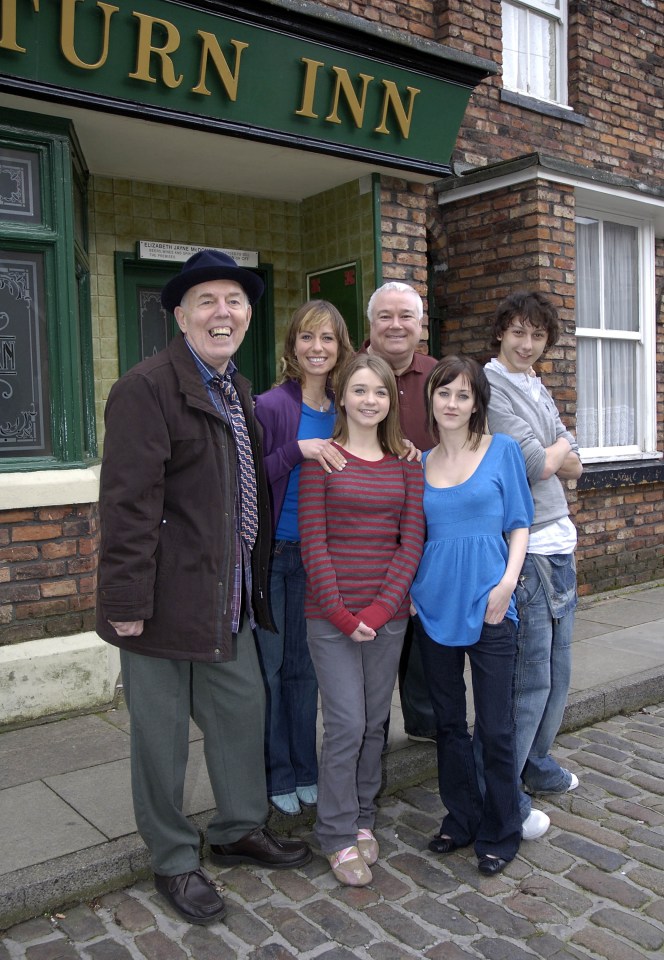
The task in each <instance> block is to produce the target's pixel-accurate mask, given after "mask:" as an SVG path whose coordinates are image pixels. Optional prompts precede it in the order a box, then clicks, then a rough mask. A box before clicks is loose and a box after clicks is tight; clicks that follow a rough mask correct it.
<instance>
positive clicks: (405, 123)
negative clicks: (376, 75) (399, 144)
mask: <svg viewBox="0 0 664 960" xmlns="http://www.w3.org/2000/svg"><path fill="white" fill-rule="evenodd" d="M382 83H383V86H384V87H385V96H384V97H383V115H382V117H381V121H380V123H379V124H378V126H377V127H376V129H375V130H374V133H389V132H390V131H389V130H388V128H387V108H388V107H389V106H390V104H391V105H392V109H393V110H394V115H395V117H396V118H397V123H398V124H399V129H400V130H401V136H402V137H403V138H404V140H407V139H408V137H409V136H410V124H411V121H412V119H413V103H414V102H415V97H416V96H417V94H418V93H421V92H422V91H421V90H418V88H417V87H406V90H407V91H408V93H409V94H410V103H409V106H408V113H407V114H406V111H405V109H404V105H403V103H402V102H401V97H400V96H399V91H398V90H397V85H396V83H394V81H393V80H383V81H382Z"/></svg>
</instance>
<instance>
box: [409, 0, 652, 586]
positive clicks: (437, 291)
mask: <svg viewBox="0 0 664 960" xmlns="http://www.w3.org/2000/svg"><path fill="white" fill-rule="evenodd" d="M433 11H434V36H435V39H436V40H437V41H438V42H440V43H444V44H446V45H448V46H450V47H454V48H455V49H458V50H462V51H464V52H466V53H470V54H475V55H478V56H483V57H486V58H487V59H490V60H493V61H494V62H495V63H497V64H498V65H501V63H502V35H501V11H500V2H498V0H496V2H494V0H472V2H458V0H449V2H442V0H441V2H440V3H434V5H433ZM660 20H661V4H659V3H642V2H639V0H627V2H625V3H611V2H606V0H595V2H575V0H570V3H569V36H568V42H569V55H568V68H569V83H568V94H569V108H570V109H569V110H561V109H557V110H556V109H546V108H545V107H544V106H543V107H542V108H541V109H540V108H539V105H538V104H537V102H536V101H531V102H530V103H529V102H528V101H527V100H526V99H524V98H521V100H520V101H519V102H516V103H515V102H509V101H510V94H509V93H505V94H503V91H502V80H501V78H500V76H496V77H492V78H491V79H489V80H485V81H483V82H482V83H481V84H480V85H479V86H478V87H477V88H476V89H475V91H474V92H473V94H472V96H471V99H470V103H469V107H468V110H467V112H466V115H465V117H464V122H463V124H462V126H461V129H460V133H459V137H458V140H457V144H456V148H455V150H454V153H453V156H452V163H453V166H454V168H455V170H458V171H462V170H465V169H468V168H469V167H484V166H487V165H490V164H493V163H497V162H500V161H505V160H510V159H514V158H516V157H519V156H522V155H524V154H532V153H534V152H539V153H540V154H546V155H550V156H552V157H557V158H559V159H561V160H563V161H567V162H570V163H573V164H576V165H577V166H578V167H579V169H584V168H585V169H586V170H587V171H588V173H592V172H594V171H599V172H602V173H604V174H613V175H616V176H618V177H620V178H631V179H632V180H633V181H636V182H639V183H642V184H644V185H645V186H647V188H648V189H650V190H652V189H653V188H654V187H656V185H657V184H662V185H664V184H663V179H662V176H663V171H664V163H663V162H662V161H663V160H664V141H663V139H662V136H661V130H662V122H663V119H664V111H663V109H662V99H661V90H662V87H663V85H664V58H662V56H661V43H659V47H658V38H661V24H660V23H659V21H660ZM511 99H512V100H514V99H515V98H514V97H513V95H512V96H511ZM574 212H575V211H574V194H573V190H571V189H570V188H567V187H562V186H558V185H552V184H549V185H547V184H545V183H530V184H528V186H525V187H523V186H522V187H517V186H514V187H512V188H511V189H505V190H495V191H493V192H489V193H486V194H484V195H483V196H482V197H478V198H475V199H468V200H466V201H465V202H458V203H454V204H450V205H444V206H442V207H440V208H438V209H435V207H434V205H433V204H432V206H431V207H430V209H429V219H428V224H427V226H428V237H429V249H430V252H431V258H432V272H433V277H434V280H433V297H434V301H435V304H436V305H437V306H438V307H439V308H440V312H441V316H442V345H443V350H444V351H445V352H451V351H452V350H463V351H464V352H467V353H470V354H472V355H475V356H477V357H478V358H480V359H484V358H485V357H486V356H487V354H489V353H490V345H489V338H488V327H489V324H490V321H491V316H492V314H493V311H494V309H495V307H496V305H497V303H498V302H499V301H500V300H501V299H502V298H503V297H504V296H505V295H506V294H507V293H509V292H510V291H512V290H513V289H515V288H517V287H528V286H536V287H538V288H539V289H542V290H545V291H547V292H548V293H549V294H550V295H551V296H552V299H553V300H554V302H555V303H556V305H557V307H558V309H559V311H560V313H561V316H562V318H563V321H564V329H565V333H564V335H563V337H562V338H561V340H560V342H559V343H558V345H557V346H556V347H554V348H553V349H552V350H551V351H549V353H548V354H547V355H546V356H545V360H544V362H543V363H542V364H541V371H540V372H541V373H542V375H543V377H544V380H545V382H546V383H547V385H548V386H549V387H550V388H551V390H552V393H553V395H554V397H555V399H556V402H557V403H558V405H559V408H560V410H561V413H562V418H563V420H564V421H565V423H566V424H567V425H568V426H569V427H570V428H571V429H572V430H574V425H575V412H576V411H575V406H576V404H575V398H576V350H575V341H574V297H575V276H574V271H575V262H574ZM656 294H657V295H656V310H657V320H658V326H657V345H656V362H657V390H658V399H657V424H658V437H657V449H659V450H662V449H664V323H663V321H664V316H663V315H662V299H663V297H664V248H663V245H662V243H661V242H659V243H658V245H657V248H656ZM606 466H607V467H610V466H611V464H607V465H606ZM588 480H589V477H588V472H587V473H586V476H585V477H584V487H583V489H577V488H576V484H568V487H569V490H568V497H569V501H570V507H571V512H572V515H573V518H574V520H575V522H576V524H577V528H578V530H579V547H578V551H577V557H578V562H579V589H580V592H581V593H591V592H598V591H605V590H610V589H614V588H617V587H621V586H625V585H627V584H630V583H638V582H641V581H645V580H649V579H652V578H659V577H661V576H662V575H663V574H664V568H663V564H662V534H663V533H664V497H663V490H662V484H661V483H658V482H636V483H632V484H629V485H624V484H622V482H621V481H620V479H619V478H614V479H611V478H608V479H607V478H606V477H604V479H603V480H602V481H601V483H602V485H598V486H596V487H594V488H592V489H590V488H588V487H589V483H588Z"/></svg>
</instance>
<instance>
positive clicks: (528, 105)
mask: <svg viewBox="0 0 664 960" xmlns="http://www.w3.org/2000/svg"><path fill="white" fill-rule="evenodd" d="M500 99H501V101H502V102H503V103H512V104H514V106H515V107H521V108H522V109H523V110H532V111H533V112H534V113H543V114H544V115H545V116H547V117H557V118H558V119H559V120H568V121H569V122H570V123H578V124H580V125H581V126H586V125H587V123H588V118H587V117H582V116H581V114H580V113H576V112H575V111H574V110H572V109H571V108H570V107H564V106H562V105H560V104H557V103H550V102H549V101H548V100H538V99H537V97H529V96H527V94H525V93H516V91H514V90H505V89H503V90H501V91H500Z"/></svg>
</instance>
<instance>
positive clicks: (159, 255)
mask: <svg viewBox="0 0 664 960" xmlns="http://www.w3.org/2000/svg"><path fill="white" fill-rule="evenodd" d="M199 250H220V251H221V252H222V253H227V254H228V256H229V257H232V258H233V260H235V262H236V263H237V265H238V266H239V267H257V266H258V251H257V250H231V249H230V248H229V247H206V246H203V247H196V246H191V245H190V244H188V243H160V242H159V241H158V240H139V241H138V257H139V259H140V260H171V261H173V262H174V263H184V262H185V260H188V259H189V257H191V256H193V255H194V254H195V253H198V251H199Z"/></svg>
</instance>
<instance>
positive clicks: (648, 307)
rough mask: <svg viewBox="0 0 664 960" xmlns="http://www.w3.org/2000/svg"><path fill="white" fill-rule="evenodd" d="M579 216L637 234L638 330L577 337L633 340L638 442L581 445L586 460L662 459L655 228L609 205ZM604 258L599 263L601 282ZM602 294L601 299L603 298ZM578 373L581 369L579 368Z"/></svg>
mask: <svg viewBox="0 0 664 960" xmlns="http://www.w3.org/2000/svg"><path fill="white" fill-rule="evenodd" d="M576 217H577V218H589V219H593V220H600V221H610V222H612V223H620V224H625V225H627V226H632V227H635V228H636V230H637V236H638V253H637V256H638V265H637V270H638V282H639V329H638V331H636V332H632V331H620V330H606V329H602V328H601V327H600V328H596V327H582V326H579V325H578V322H577V327H576V336H577V339H579V340H580V339H594V340H605V341H606V340H608V339H618V340H630V341H635V342H636V343H637V344H638V346H637V355H636V364H637V369H636V383H637V391H638V392H637V397H636V407H637V409H636V410H635V424H636V435H637V439H638V442H637V443H636V444H634V445H629V446H602V447H581V448H580V450H579V452H580V455H581V458H582V460H583V461H584V463H592V462H600V461H615V460H640V459H644V460H645V459H652V458H661V454H658V453H657V451H656V446H657V390H656V366H655V361H656V357H655V353H656V350H655V347H656V341H655V334H656V330H655V320H656V317H655V228H654V223H653V221H652V220H647V219H643V218H638V217H630V216H627V215H625V214H624V213H622V212H617V211H615V210H611V207H610V204H609V203H607V205H606V207H603V208H602V207H597V206H592V207H586V206H580V205H577V208H576ZM602 270H603V261H601V263H600V283H601V280H602V275H601V272H602ZM601 299H602V298H601V297H600V301H601ZM577 376H578V368H577Z"/></svg>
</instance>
